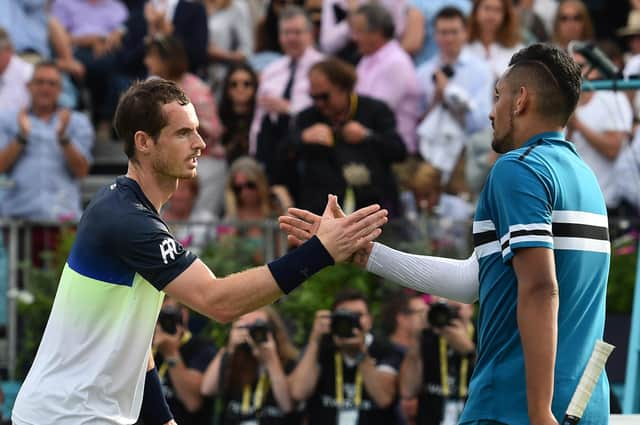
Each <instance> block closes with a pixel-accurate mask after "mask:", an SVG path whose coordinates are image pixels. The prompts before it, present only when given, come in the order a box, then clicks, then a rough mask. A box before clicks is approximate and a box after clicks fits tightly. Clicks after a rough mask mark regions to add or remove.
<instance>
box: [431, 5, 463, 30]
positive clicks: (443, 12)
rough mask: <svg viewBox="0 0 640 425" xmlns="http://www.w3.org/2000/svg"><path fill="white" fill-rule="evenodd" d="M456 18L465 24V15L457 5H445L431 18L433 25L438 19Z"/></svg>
mask: <svg viewBox="0 0 640 425" xmlns="http://www.w3.org/2000/svg"><path fill="white" fill-rule="evenodd" d="M455 18H458V19H460V20H461V21H462V25H467V17H466V16H465V14H464V13H462V11H461V10H460V9H458V8H457V7H453V6H447V7H443V8H442V9H440V11H438V13H436V16H435V17H434V18H433V25H434V26H435V24H436V22H438V21H439V20H440V19H455Z"/></svg>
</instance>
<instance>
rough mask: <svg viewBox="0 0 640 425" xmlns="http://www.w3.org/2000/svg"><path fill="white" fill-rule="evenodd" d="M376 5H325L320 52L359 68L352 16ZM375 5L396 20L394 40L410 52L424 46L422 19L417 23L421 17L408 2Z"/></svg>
mask: <svg viewBox="0 0 640 425" xmlns="http://www.w3.org/2000/svg"><path fill="white" fill-rule="evenodd" d="M368 3H374V2H372V1H370V0H326V1H323V2H322V17H321V21H320V48H321V50H322V51H323V52H325V53H327V54H330V55H335V56H337V57H338V58H340V59H342V60H344V61H346V62H349V63H350V64H352V65H354V66H355V65H356V64H357V63H358V61H359V60H360V54H359V53H358V48H357V46H356V45H355V43H354V42H353V40H352V32H351V28H350V23H349V20H350V15H351V14H352V13H353V12H355V11H356V9H358V8H359V7H360V6H362V5H364V4H368ZM375 3H378V4H380V5H381V6H383V7H384V8H385V9H387V11H388V12H389V13H390V14H391V16H392V19H393V26H394V29H395V31H394V34H393V35H392V37H395V38H397V39H398V41H399V42H400V43H401V44H402V45H403V46H404V45H407V46H410V47H409V48H410V49H416V48H417V46H416V45H415V44H416V40H415V39H414V37H415V35H416V34H417V35H418V40H417V44H420V43H421V40H420V38H422V36H423V28H424V24H423V21H422V20H421V19H419V18H418V19H415V16H416V14H417V15H418V16H419V15H420V13H419V12H418V11H417V10H414V8H411V7H409V4H408V2H407V1H406V0H382V1H379V2H378V1H376V2H375Z"/></svg>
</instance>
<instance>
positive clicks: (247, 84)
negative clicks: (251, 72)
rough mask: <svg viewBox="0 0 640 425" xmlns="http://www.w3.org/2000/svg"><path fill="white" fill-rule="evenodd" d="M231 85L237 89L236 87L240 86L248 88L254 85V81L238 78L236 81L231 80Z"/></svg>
mask: <svg viewBox="0 0 640 425" xmlns="http://www.w3.org/2000/svg"><path fill="white" fill-rule="evenodd" d="M229 86H230V87H231V88H232V89H236V88H238V87H240V86H242V87H244V88H245V89H248V88H249V87H253V83H252V82H251V81H249V80H239V81H238V80H236V81H231V82H230V83H229Z"/></svg>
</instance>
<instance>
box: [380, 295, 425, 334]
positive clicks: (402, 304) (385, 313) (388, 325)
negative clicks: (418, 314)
mask: <svg viewBox="0 0 640 425" xmlns="http://www.w3.org/2000/svg"><path fill="white" fill-rule="evenodd" d="M414 298H422V294H420V293H419V292H415V291H412V290H407V289H401V290H399V291H397V292H395V293H392V294H391V295H390V296H389V297H388V298H387V300H388V301H386V302H385V303H384V304H383V305H382V311H381V312H380V318H381V323H380V326H381V328H382V332H384V334H385V335H387V336H389V335H391V334H392V333H394V332H395V331H396V327H397V326H398V322H397V320H396V319H397V317H398V314H411V313H412V310H411V304H410V302H411V300H412V299H414Z"/></svg>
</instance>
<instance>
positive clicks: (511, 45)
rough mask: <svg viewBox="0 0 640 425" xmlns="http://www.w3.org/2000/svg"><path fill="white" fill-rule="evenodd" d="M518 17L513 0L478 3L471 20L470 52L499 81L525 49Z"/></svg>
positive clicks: (474, 6) (480, 0)
mask: <svg viewBox="0 0 640 425" xmlns="http://www.w3.org/2000/svg"><path fill="white" fill-rule="evenodd" d="M520 37H521V30H520V24H519V21H518V15H517V14H516V11H515V8H514V6H513V3H512V1H511V0H478V1H475V2H474V4H473V10H472V11H471V16H470V17H469V42H468V43H469V45H468V49H469V51H470V52H472V53H473V54H475V55H476V56H477V57H479V58H480V59H482V60H484V61H485V62H487V64H488V65H489V68H490V69H491V73H492V76H493V80H494V81H497V80H498V78H500V76H501V75H502V73H503V72H504V71H506V70H507V68H508V67H509V61H510V60H511V56H513V54H514V53H515V52H517V51H518V50H520V49H521V48H522V47H524V46H523V45H522V43H520Z"/></svg>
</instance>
